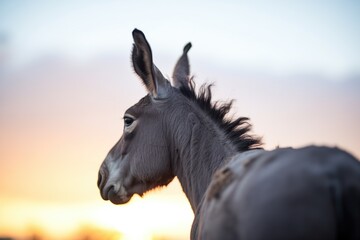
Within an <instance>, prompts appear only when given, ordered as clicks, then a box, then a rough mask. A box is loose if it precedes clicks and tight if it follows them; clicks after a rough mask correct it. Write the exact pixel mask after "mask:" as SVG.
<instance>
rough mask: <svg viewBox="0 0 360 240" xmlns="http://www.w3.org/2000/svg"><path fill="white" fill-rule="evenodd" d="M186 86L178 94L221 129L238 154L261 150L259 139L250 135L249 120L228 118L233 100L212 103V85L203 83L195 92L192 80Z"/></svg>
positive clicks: (245, 118)
mask: <svg viewBox="0 0 360 240" xmlns="http://www.w3.org/2000/svg"><path fill="white" fill-rule="evenodd" d="M188 83H189V84H188V86H181V87H180V92H181V93H182V94H183V95H184V96H185V97H186V98H188V99H190V100H191V101H193V102H195V103H196V104H197V105H198V106H199V107H200V108H201V109H202V110H203V111H205V113H206V114H207V115H208V116H209V117H210V118H211V119H212V120H213V121H214V122H215V123H216V124H217V125H218V126H219V127H220V129H222V130H223V131H224V132H225V134H226V136H227V137H228V139H229V140H230V141H231V142H232V143H233V144H234V145H235V147H236V149H237V150H238V151H239V152H243V151H247V150H250V149H256V148H261V145H262V142H261V138H259V137H257V136H254V135H251V134H250V133H249V132H250V131H251V127H252V125H251V124H250V123H249V118H247V117H239V118H235V119H233V118H231V117H230V118H229V117H228V113H229V111H230V110H231V107H232V104H233V102H234V101H233V100H230V101H227V102H222V101H215V102H213V101H212V92H211V88H212V87H213V84H207V83H204V84H203V85H201V86H200V88H199V91H198V93H197V92H196V84H195V82H194V81H193V78H191V79H190V81H189V82H188Z"/></svg>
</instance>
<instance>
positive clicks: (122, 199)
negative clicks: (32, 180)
mask: <svg viewBox="0 0 360 240" xmlns="http://www.w3.org/2000/svg"><path fill="white" fill-rule="evenodd" d="M131 197H132V194H130V195H129V194H122V195H120V194H119V193H118V192H116V191H115V189H114V188H111V189H110V190H109V192H108V194H107V198H108V199H109V200H110V202H112V203H113V204H116V205H118V204H125V203H127V202H129V201H130V199H131Z"/></svg>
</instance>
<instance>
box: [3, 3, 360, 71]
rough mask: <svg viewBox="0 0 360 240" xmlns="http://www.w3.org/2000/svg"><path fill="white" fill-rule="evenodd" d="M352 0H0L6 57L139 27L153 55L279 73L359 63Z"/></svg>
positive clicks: (120, 36) (28, 56)
mask: <svg viewBox="0 0 360 240" xmlns="http://www.w3.org/2000/svg"><path fill="white" fill-rule="evenodd" d="M359 12H360V2H358V1H271V2H270V1H221V2H219V1H133V2H130V1H106V2H105V1H31V2H30V1H6V0H5V1H4V0H3V1H1V2H0V33H1V34H2V35H3V36H5V40H6V42H5V47H6V49H8V51H9V52H10V56H11V59H10V60H11V62H13V63H18V62H21V63H23V62H27V61H29V60H32V59H34V58H37V57H39V56H42V55H47V54H58V55H65V56H69V57H73V58H75V57H76V58H82V59H84V58H85V59H86V58H88V57H91V56H96V55H101V54H104V53H105V54H109V53H111V54H122V53H128V52H129V49H130V47H131V43H132V39H131V34H130V33H131V31H132V29H133V28H134V27H138V28H139V29H141V30H143V31H144V32H145V33H146V34H147V37H148V39H149V41H150V42H151V43H152V47H153V48H154V49H155V51H154V52H157V53H158V54H159V55H167V54H170V56H172V55H171V54H175V53H177V52H178V51H179V48H180V46H183V45H184V44H185V43H186V42H188V41H192V43H193V45H194V49H193V50H192V51H193V54H194V56H193V57H194V58H202V59H205V60H206V59H211V61H213V62H214V64H219V65H223V66H228V67H233V68H236V67H239V66H241V67H243V68H246V69H255V70H262V69H265V70H269V71H272V72H278V73H298V72H315V73H323V74H328V75H336V76H344V75H345V76H346V75H351V74H358V73H359V71H360V57H359V56H360V14H359Z"/></svg>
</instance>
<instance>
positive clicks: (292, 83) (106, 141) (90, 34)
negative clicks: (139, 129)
mask: <svg viewBox="0 0 360 240" xmlns="http://www.w3.org/2000/svg"><path fill="white" fill-rule="evenodd" d="M359 12H360V3H359V2H358V1H297V2H295V1H275V2H274V1H271V3H270V2H269V1H221V2H219V1H178V2H175V1H132V2H125V1H31V2H30V1H16V0H15V1H4V0H3V1H0V176H1V181H0V237H1V236H24V234H28V233H29V232H40V233H42V234H43V235H46V236H51V238H52V239H56V238H55V236H56V237H58V239H64V238H65V237H66V236H69V234H71V233H76V234H78V235H79V236H80V235H81V233H80V232H81V231H89V229H93V231H96V232H97V233H105V232H106V233H108V234H114V236H115V235H116V234H120V233H121V234H123V239H151V238H154V237H156V236H157V237H161V236H163V237H164V236H165V237H170V238H172V239H174V237H175V236H174V234H175V235H176V236H177V237H178V239H188V231H189V228H190V226H191V221H192V217H193V216H192V212H191V209H190V206H189V204H188V203H187V200H186V199H185V197H184V195H183V193H182V190H181V187H180V186H179V184H178V183H177V182H176V181H175V182H174V183H172V184H171V186H170V187H168V188H167V189H161V190H157V191H155V192H152V193H149V194H148V195H146V196H145V197H144V199H140V198H138V197H137V198H135V199H134V200H133V201H132V202H131V203H130V204H128V205H124V206H114V205H112V204H111V203H109V202H104V201H103V200H102V199H101V197H100V194H99V192H98V189H97V186H96V180H97V171H98V168H99V166H100V164H101V162H102V160H103V159H104V157H105V156H106V154H107V152H108V150H109V149H110V148H111V147H112V145H113V144H115V142H116V141H117V140H118V138H119V137H120V135H121V133H122V128H123V125H122V115H123V113H124V111H125V110H126V109H127V108H128V107H129V106H131V105H132V104H134V103H135V102H137V101H138V100H139V99H140V98H141V97H142V96H143V95H144V94H146V92H145V89H144V88H143V86H142V85H141V83H140V81H139V79H138V78H137V77H136V76H135V74H134V73H133V70H132V68H131V64H130V51H131V46H132V37H131V31H132V30H133V29H134V28H135V27H137V28H139V29H141V30H143V31H144V32H145V34H146V36H147V39H148V40H149V42H150V44H151V46H152V49H153V53H154V61H155V63H156V64H157V66H158V67H159V68H160V69H161V70H162V71H163V73H164V75H165V76H171V74H172V69H173V66H174V64H175V61H176V60H177V58H178V57H179V56H180V54H181V52H182V48H183V46H184V44H185V43H187V42H189V41H191V42H192V44H193V48H192V49H191V51H190V52H189V55H190V62H191V69H192V73H193V74H194V75H195V76H196V81H197V82H198V83H202V82H205V81H208V82H215V85H216V87H215V88H214V95H215V98H216V99H225V100H226V99H236V100H237V101H236V104H235V108H234V113H236V115H238V116H239V115H241V116H248V117H250V118H251V122H252V123H253V125H254V132H255V133H256V134H258V135H260V136H263V138H264V142H265V148H267V149H271V148H273V147H275V146H277V145H280V146H294V147H300V146H304V145H308V144H321V145H322V144H325V145H330V146H339V147H342V148H344V149H346V150H349V151H350V152H351V153H353V154H354V155H355V156H357V157H360V141H359V136H360V125H359V122H360V94H359V93H360V57H359V56H360V15H359ZM150 223H151V224H150ZM137 224H138V225H137ZM135 227H136V228H135ZM84 229H85V230H84ZM116 236H118V235H116ZM116 236H115V237H114V239H116Z"/></svg>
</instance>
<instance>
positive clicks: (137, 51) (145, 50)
mask: <svg viewBox="0 0 360 240" xmlns="http://www.w3.org/2000/svg"><path fill="white" fill-rule="evenodd" d="M132 35H133V39H134V45H133V49H132V54H131V58H132V63H133V67H134V70H135V72H136V73H137V75H139V77H140V78H141V80H142V81H143V83H144V85H145V87H146V88H147V90H148V92H149V93H150V95H151V96H152V97H153V98H166V97H167V95H168V92H169V88H170V83H169V81H168V80H166V79H165V78H164V76H163V75H162V74H161V72H160V70H159V69H158V68H157V67H156V66H155V65H154V63H153V60H152V52H151V48H150V45H149V43H148V41H147V40H146V38H145V35H144V33H143V32H141V31H140V30H138V29H134V31H133V32H132Z"/></svg>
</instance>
